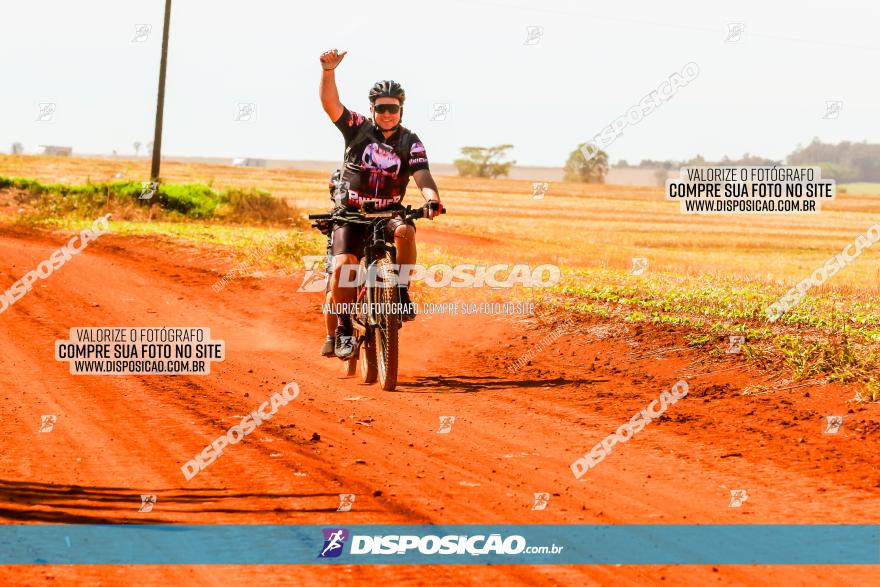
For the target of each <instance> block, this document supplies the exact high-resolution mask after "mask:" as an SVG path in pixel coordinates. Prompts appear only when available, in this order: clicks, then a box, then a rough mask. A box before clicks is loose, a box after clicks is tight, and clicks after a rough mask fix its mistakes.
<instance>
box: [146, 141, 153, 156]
mask: <svg viewBox="0 0 880 587" xmlns="http://www.w3.org/2000/svg"><path fill="white" fill-rule="evenodd" d="M146 150H147V153H152V152H153V141H150V142H149V143H147V146H146Z"/></svg>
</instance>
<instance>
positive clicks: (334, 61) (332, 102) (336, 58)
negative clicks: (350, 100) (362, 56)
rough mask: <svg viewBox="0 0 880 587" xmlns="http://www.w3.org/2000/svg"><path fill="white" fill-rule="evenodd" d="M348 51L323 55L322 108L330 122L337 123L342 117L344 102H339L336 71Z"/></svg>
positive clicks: (325, 52)
mask: <svg viewBox="0 0 880 587" xmlns="http://www.w3.org/2000/svg"><path fill="white" fill-rule="evenodd" d="M346 53H348V51H343V52H342V53H338V52H337V51H336V49H330V50H329V51H324V52H323V53H321V69H322V70H323V71H322V72H321V106H323V107H324V112H326V113H327V116H329V117H330V120H331V121H333V122H336V121H337V120H339V117H340V116H342V109H343V107H342V102H340V101H339V91H338V90H337V89H336V74H335V72H334V70H335V69H336V67H337V66H338V65H339V64H340V63H341V62H342V59H343V57H345V54H346Z"/></svg>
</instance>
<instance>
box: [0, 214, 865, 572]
mask: <svg viewBox="0 0 880 587" xmlns="http://www.w3.org/2000/svg"><path fill="white" fill-rule="evenodd" d="M3 230H4V229H0V287H2V288H4V289H5V288H6V287H8V286H9V285H10V284H11V283H12V282H13V281H15V280H16V279H18V278H19V277H21V276H22V275H23V274H24V273H25V272H27V271H28V270H30V269H32V268H34V267H36V265H37V264H38V263H39V262H40V261H41V260H43V259H45V258H47V257H48V255H49V254H51V252H52V251H53V250H55V249H56V248H57V247H58V246H60V244H62V243H63V242H65V241H66V239H65V238H64V237H63V235H47V236H40V237H30V236H26V235H22V234H18V233H10V232H9V231H8V230H6V231H5V232H4V231H3ZM420 238H421V239H422V240H423V241H424V240H425V239H427V240H428V242H430V241H431V240H432V239H436V240H438V241H439V240H440V239H441V238H442V241H443V244H444V246H450V247H451V246H453V245H454V244H455V242H454V241H455V239H454V237H451V236H450V235H442V236H441V235H440V234H439V233H432V231H421V230H420ZM228 267H229V262H228V260H225V259H224V258H223V257H222V255H219V254H217V253H215V252H212V251H208V250H204V249H199V248H195V247H186V246H182V245H179V244H174V243H170V242H168V241H163V240H156V239H152V238H150V239H147V238H131V237H129V238H121V237H116V236H113V235H107V236H103V237H101V238H100V239H99V240H98V241H96V242H94V243H91V244H90V245H89V247H88V249H87V250H86V251H85V252H84V254H82V255H80V256H78V257H75V258H73V259H72V260H71V261H70V262H69V263H68V264H67V265H65V266H64V267H63V268H61V269H60V270H58V271H56V272H55V273H54V274H53V275H52V276H51V277H49V278H48V279H46V280H44V281H40V282H38V284H37V286H36V287H35V289H34V291H32V292H30V293H29V294H28V295H27V296H25V297H24V298H23V299H22V300H20V301H19V302H18V303H16V304H15V305H14V306H12V307H11V308H10V309H9V310H8V311H6V312H5V313H3V314H0V349H2V352H0V384H2V388H0V389H2V397H0V444H2V447H3V448H2V451H0V522H3V523H122V522H127V523H138V522H141V523H174V522H177V523H199V524H202V523H280V524H301V523H310V524H311V523H314V524H317V523H328V524H330V523H332V524H355V523H380V522H381V523H432V522H433V523H539V524H543V523H548V524H566V523H608V524H614V523H649V524H655V523H656V524H662V523H878V522H880V499H878V497H880V457H878V450H877V447H878V438H880V425H878V421H880V409H878V406H877V405H868V406H860V405H857V404H851V403H848V401H847V400H849V399H850V398H852V396H853V390H852V389H847V388H844V387H834V386H824V387H821V388H810V387H798V388H794V389H791V390H785V391H777V392H774V393H769V394H766V395H761V396H743V395H741V394H740V391H741V390H742V389H743V388H744V387H746V385H749V384H753V383H759V382H760V381H762V380H763V379H766V378H767V375H768V374H766V373H758V372H752V371H750V370H749V369H748V368H746V367H745V366H744V365H743V364H742V363H739V362H737V361H738V359H736V358H732V359H729V360H728V361H727V362H724V363H717V364H715V363H712V364H709V363H706V362H705V361H703V359H700V358H699V357H698V356H697V355H696V354H693V352H692V351H670V352H668V353H666V354H664V355H662V356H661V357H660V358H653V357H645V355H649V354H655V355H656V354H658V352H660V351H662V350H663V349H664V348H666V347H670V348H671V347H680V346H681V340H680V337H679V339H676V337H675V336H674V335H673V334H668V333H666V334H664V333H660V332H653V331H649V330H647V329H645V330H637V329H635V328H634V327H632V326H625V325H617V326H615V327H614V328H608V327H607V325H602V324H582V325H581V330H580V332H579V333H577V334H574V335H571V336H564V337H562V338H560V339H559V340H558V341H556V343H554V344H553V345H552V348H551V349H549V350H544V351H543V352H541V353H539V354H538V355H536V356H535V357H534V358H533V359H532V361H531V365H529V366H527V367H526V368H524V369H523V370H522V371H519V372H517V373H511V372H509V371H507V370H506V369H505V368H504V367H505V365H506V364H507V363H508V362H510V361H513V360H516V359H517V358H518V357H520V356H521V355H522V354H523V353H525V352H527V351H529V350H530V349H531V348H533V347H534V345H535V344H536V343H537V342H539V341H540V340H541V339H542V338H543V337H544V336H546V335H547V334H548V333H549V332H550V329H549V328H547V327H540V326H538V325H537V324H536V323H535V322H534V321H533V320H530V319H525V318H521V317H520V318H510V317H494V316H444V315H435V316H420V317H419V319H418V320H417V321H416V322H414V323H411V324H407V325H406V327H405V328H404V329H403V331H402V332H401V337H402V341H403V344H404V349H403V350H402V358H401V361H402V371H401V378H400V380H401V383H400V385H399V388H398V391H397V392H394V393H387V392H382V391H381V390H380V389H379V388H378V387H377V386H375V385H363V384H361V383H360V380H359V379H358V378H347V377H344V376H343V374H342V369H341V363H340V362H339V361H338V360H336V359H326V358H323V357H320V356H319V354H318V348H319V346H320V344H321V342H322V339H323V324H322V320H321V314H320V311H319V309H318V304H319V303H320V302H321V298H322V296H320V295H318V294H303V293H297V292H296V288H297V286H298V285H299V279H298V278H293V279H289V278H288V279H282V278H263V279H256V278H246V279H238V280H235V281H233V282H231V283H230V284H229V285H228V286H227V287H226V288H225V289H224V290H223V291H221V292H220V293H215V292H214V291H213V290H212V289H211V284H213V283H214V282H215V281H216V280H217V279H218V277H219V276H221V275H222V274H223V273H224V272H225V271H226V270H227V269H228ZM469 295H471V296H472V297H471V300H473V301H479V297H478V293H471V294H469ZM77 326H196V327H204V326H207V327H210V328H211V333H212V338H215V339H222V340H225V342H226V352H227V359H226V361H225V362H223V363H214V365H213V367H212V373H211V374H210V375H208V376H201V377H199V376H125V377H120V376H115V377H113V376H107V377H100V376H72V375H70V374H69V372H68V364H67V363H60V362H56V361H55V360H54V341H55V340H56V339H66V338H67V337H68V330H69V328H71V327H77ZM721 369H725V370H723V371H721V372H718V373H714V374H708V375H707V374H704V373H705V372H707V371H718V370H721ZM678 379H686V380H687V381H688V382H689V386H690V393H689V395H688V396H687V397H686V398H685V399H683V400H681V401H679V402H678V403H677V404H675V405H673V406H671V407H670V408H669V409H668V411H667V413H666V417H664V418H662V419H661V420H659V421H655V422H653V423H651V424H649V425H648V426H647V427H646V428H645V429H644V430H643V431H642V432H641V433H639V434H638V435H637V436H635V437H634V438H633V439H631V440H630V441H629V442H628V443H626V444H625V445H622V446H621V445H618V446H617V447H615V449H614V452H613V453H612V454H611V455H609V456H608V457H607V458H606V459H605V460H604V461H603V462H601V463H600V464H599V465H598V466H597V467H596V468H595V469H593V470H591V471H590V472H589V473H588V474H587V475H586V476H585V477H584V478H583V479H582V480H580V481H578V480H576V479H575V478H574V476H573V475H572V473H571V471H570V469H569V465H570V463H571V462H572V461H573V460H574V459H575V458H577V457H578V456H581V455H582V454H583V453H584V452H586V451H588V450H589V448H590V447H592V446H593V445H594V444H595V443H597V442H598V441H600V440H601V439H602V438H604V437H605V436H607V435H608V434H609V433H611V432H612V431H613V430H615V429H616V428H617V427H618V426H619V425H620V424H622V423H624V422H625V421H627V420H629V418H630V417H631V416H632V415H633V414H635V413H636V412H637V411H638V410H640V409H641V408H643V407H645V406H646V405H647V404H648V403H649V402H650V401H651V400H653V399H656V398H657V396H658V395H659V394H660V392H661V391H663V390H668V389H669V388H670V387H671V386H672V384H674V383H675V382H676V381H677V380H678ZM289 381H296V382H297V383H298V384H299V386H300V390H301V393H300V396H299V397H298V398H297V399H296V400H294V401H293V402H291V403H290V404H288V405H287V406H286V407H284V408H281V410H280V411H279V412H278V414H277V415H276V416H275V417H274V418H273V419H272V420H271V421H269V422H266V423H265V424H263V425H262V426H261V427H259V428H257V429H256V431H255V432H254V433H252V434H251V435H250V436H248V437H247V438H246V439H245V440H244V441H242V442H240V443H239V444H237V445H234V446H232V447H229V448H227V450H226V451H225V453H224V454H223V455H222V456H221V457H220V458H219V459H218V460H217V461H215V462H214V463H213V464H212V465H210V466H209V467H208V468H207V469H206V470H204V471H203V472H201V473H200V474H199V475H198V476H196V477H195V478H194V479H192V480H190V481H186V480H185V479H184V477H183V475H182V473H181V471H180V466H181V465H182V464H183V463H184V462H185V461H186V460H188V459H190V458H192V457H193V456H194V455H195V454H197V453H198V452H199V451H200V450H201V449H202V447H204V446H205V445H206V444H207V443H209V442H210V441H211V440H213V439H214V438H216V437H217V436H218V435H220V434H222V433H223V432H225V430H226V429H227V428H229V427H230V426H232V425H233V424H235V423H237V422H238V421H239V420H240V419H241V417H242V416H243V415H244V414H246V413H248V412H249V411H251V410H253V409H255V408H256V406H258V405H259V404H260V403H261V402H262V401H264V400H265V399H267V398H268V397H269V395H270V394H271V393H273V392H275V391H279V390H281V388H282V387H283V386H284V385H285V383H287V382H289ZM851 409H852V412H851V413H849V410H851ZM43 414H54V415H57V422H56V424H55V427H54V430H53V431H52V432H50V433H40V432H39V431H38V429H39V425H40V416H41V415H43ZM830 414H844V415H845V416H846V420H845V424H844V427H843V428H842V429H841V431H840V432H839V433H838V434H834V435H832V434H823V429H824V421H825V416H826V415H830ZM450 415H451V416H455V423H454V425H453V427H452V430H451V432H450V433H449V434H438V433H437V429H438V426H439V418H440V417H441V416H450ZM731 489H746V490H747V492H748V496H749V498H748V501H747V502H746V503H745V504H744V505H743V506H742V507H741V508H730V507H728V502H729V500H730V490H731ZM535 492H549V493H550V494H551V499H550V502H549V505H548V507H547V509H546V510H543V511H532V509H531V508H532V505H533V502H534V498H533V494H534V493H535ZM144 493H152V494H155V495H156V496H157V503H156V505H155V508H154V509H153V511H152V512H150V513H139V512H138V508H139V506H140V503H141V502H140V495H141V494H144ZM340 493H354V494H356V495H357V498H356V502H355V504H354V507H353V509H352V511H350V512H345V513H343V512H337V511H336V508H337V506H338V504H339V498H338V494H340ZM246 547H247V546H246V545H242V548H246ZM53 579H54V580H55V581H58V582H60V583H62V584H77V583H83V584H96V583H99V582H100V583H101V584H110V585H130V584H138V585H160V584H164V585H168V584H171V585H176V584H192V585H214V584H216V585H226V584H230V583H234V582H235V581H242V580H247V579H252V580H254V581H259V582H260V583H261V584H264V585H275V584H278V585H282V584H284V585H287V584H296V585H302V584H306V585H311V584H314V585H322V586H326V585H331V584H336V583H343V582H345V583H346V584H351V582H352V581H358V582H359V580H360V581H377V580H381V581H393V582H394V583H395V584H397V583H402V584H421V583H427V582H429V581H430V583H433V584H483V585H485V584H492V585H495V584H504V585H507V584H534V585H544V584H579V585H584V584H586V585H593V584H596V585H600V584H601V585H609V584H615V585H629V584H631V585H637V584H638V585H642V584H646V583H662V584H665V585H695V584H696V585H701V584H708V585H734V584H776V585H780V584H784V585H801V584H816V583H822V584H826V585H837V584H850V585H851V584H868V583H869V582H870V581H872V580H876V569H872V568H866V567H837V566H806V567H786V566H779V567H764V566H762V567H754V566H721V567H717V568H712V567H710V566H687V567H675V566H629V567H622V566H565V567H554V566H532V567H528V566H495V567H491V568H490V567H477V566H473V567H451V566H432V567H428V566H396V565H395V566H382V567H367V566H335V567H330V568H328V567H312V566H306V567H293V566H254V567H233V566H141V567H125V566H93V567H86V566H7V567H0V583H2V584H26V585H42V584H45V583H47V582H49V581H51V580H53Z"/></svg>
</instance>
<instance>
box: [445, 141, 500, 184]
mask: <svg viewBox="0 0 880 587" xmlns="http://www.w3.org/2000/svg"><path fill="white" fill-rule="evenodd" d="M512 148H513V145H496V146H494V147H462V148H461V154H462V155H464V157H465V158H464V159H456V160H455V161H453V162H452V164H453V165H455V168H456V169H458V174H459V175H460V176H462V177H491V178H492V179H495V178H496V177H498V176H500V175H507V174H508V172H509V171H510V166H511V165H513V164H514V163H516V161H502V159H503V158H504V157H506V156H507V151H509V150H510V149H512Z"/></svg>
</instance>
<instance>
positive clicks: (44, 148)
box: [37, 145, 73, 157]
mask: <svg viewBox="0 0 880 587" xmlns="http://www.w3.org/2000/svg"><path fill="white" fill-rule="evenodd" d="M37 154H38V155H52V156H54V157H70V156H71V155H72V154H73V147H58V146H56V145H40V146H39V147H38V148H37Z"/></svg>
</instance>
